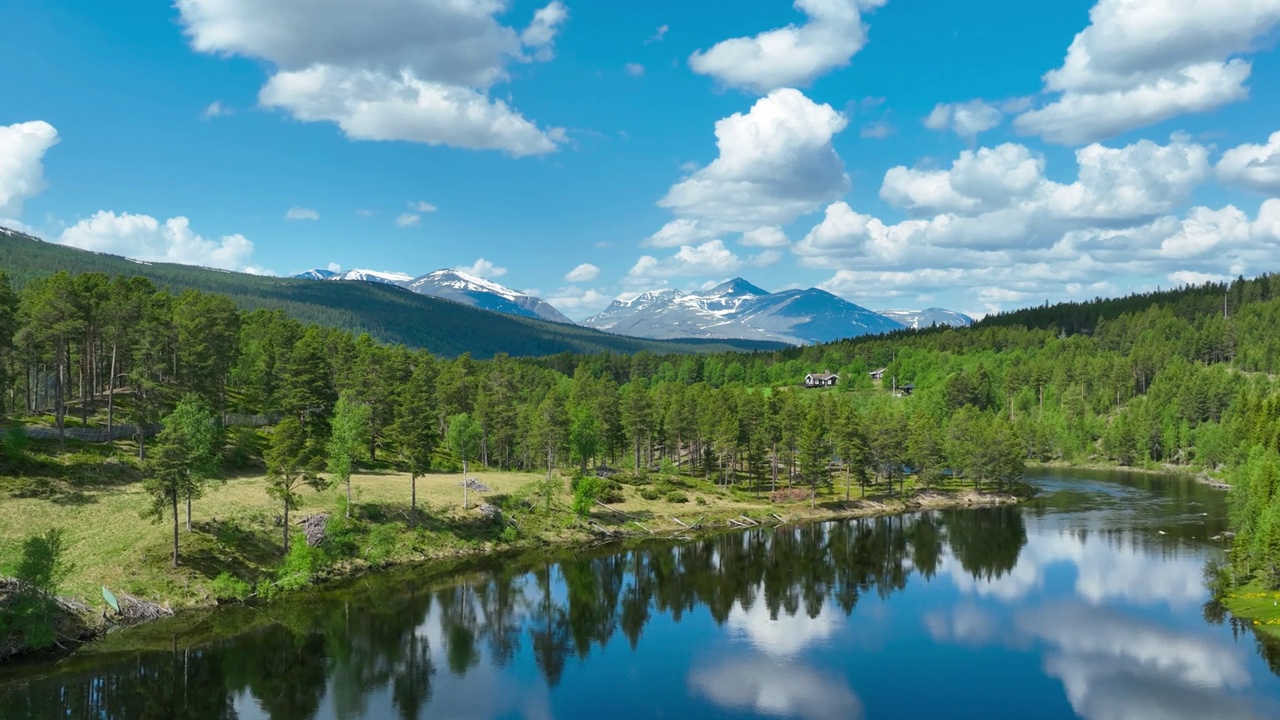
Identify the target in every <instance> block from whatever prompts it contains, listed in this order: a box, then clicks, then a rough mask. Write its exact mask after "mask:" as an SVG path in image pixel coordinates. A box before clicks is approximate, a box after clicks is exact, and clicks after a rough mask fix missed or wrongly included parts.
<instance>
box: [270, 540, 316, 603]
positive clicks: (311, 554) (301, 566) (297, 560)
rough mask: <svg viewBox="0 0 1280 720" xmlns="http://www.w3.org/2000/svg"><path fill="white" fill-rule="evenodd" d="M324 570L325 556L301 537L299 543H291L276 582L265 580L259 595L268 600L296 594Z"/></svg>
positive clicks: (277, 572)
mask: <svg viewBox="0 0 1280 720" xmlns="http://www.w3.org/2000/svg"><path fill="white" fill-rule="evenodd" d="M323 569H324V556H323V554H322V553H320V552H319V551H318V550H317V549H316V548H312V547H310V546H308V545H307V543H306V540H305V539H304V538H303V537H302V536H301V535H299V536H298V538H297V542H293V543H290V546H289V552H288V553H287V554H286V555H285V557H284V561H283V562H282V563H281V564H280V568H279V569H278V570H276V579H275V580H274V581H266V580H264V581H263V582H262V583H260V585H261V587H259V589H258V594H259V595H262V596H264V597H267V598H271V597H274V596H276V595H280V594H283V593H289V592H296V591H298V590H301V589H303V588H305V587H307V586H308V585H310V584H311V583H312V582H314V580H315V577H316V575H317V574H318V573H319V572H320V571H321V570H323Z"/></svg>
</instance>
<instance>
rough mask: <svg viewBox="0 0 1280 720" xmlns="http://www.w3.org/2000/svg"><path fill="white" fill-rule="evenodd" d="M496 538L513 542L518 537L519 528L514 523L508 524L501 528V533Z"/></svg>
mask: <svg viewBox="0 0 1280 720" xmlns="http://www.w3.org/2000/svg"><path fill="white" fill-rule="evenodd" d="M498 539H499V540H501V541H502V542H505V543H513V542H515V541H517V540H519V539H520V530H519V529H518V528H516V526H515V525H508V526H506V527H504V528H502V533H501V534H500V535H498Z"/></svg>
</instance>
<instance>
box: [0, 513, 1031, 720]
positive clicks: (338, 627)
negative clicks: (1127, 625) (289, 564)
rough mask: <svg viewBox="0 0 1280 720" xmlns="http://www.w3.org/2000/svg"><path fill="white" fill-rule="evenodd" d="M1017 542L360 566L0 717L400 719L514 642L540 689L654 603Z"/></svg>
mask: <svg viewBox="0 0 1280 720" xmlns="http://www.w3.org/2000/svg"><path fill="white" fill-rule="evenodd" d="M1026 541H1027V534H1026V529H1025V526H1024V525H1023V521H1022V515H1021V513H1020V512H1019V511H1018V510H1017V509H1016V508H999V509H991V510H975V511H963V512H945V513H923V514H919V515H914V516H904V517H894V518H874V519H862V520H851V521H847V522H836V523H826V524H821V525H807V526H801V527H783V528H778V529H757V530H752V531H747V532H742V533H735V534H724V535H717V536H714V537H709V538H705V539H700V540H695V541H692V542H685V543H680V544H663V543H656V544H651V545H648V546H644V547H640V548H637V549H630V550H613V551H603V552H593V553H577V554H572V553H571V554H566V555H564V556H563V557H561V558H559V559H558V560H557V561H555V562H549V563H548V562H543V563H541V564H539V565H536V566H534V567H533V568H532V569H527V570H526V569H521V568H513V567H510V566H506V567H502V566H499V567H494V568H492V569H486V570H475V571H469V572H466V573H463V574H461V575H454V576H452V577H450V578H449V579H448V581H447V582H445V583H443V584H441V583H436V584H434V585H433V586H430V587H428V586H424V585H423V584H422V583H421V582H420V581H416V580H408V581H406V580H405V579H404V578H389V579H370V580H364V581H360V582H358V583H353V584H352V585H351V586H350V587H348V588H345V589H343V590H341V591H332V592H326V593H324V594H322V595H318V596H315V597H308V598H299V599H294V600H287V601H284V602H281V603H276V604H272V605H269V606H265V607H263V608H260V609H257V610H238V611H234V612H236V613H239V614H238V615H235V617H236V618H237V619H238V620H237V623H238V624H240V629H243V627H244V625H245V624H252V623H251V622H250V621H249V620H248V618H255V620H254V621H253V623H256V624H257V627H254V628H253V629H251V630H249V631H247V632H241V633H240V634H235V635H231V636H228V637H223V638H221V639H218V640H215V641H213V642H208V643H205V644H201V645H198V646H192V647H179V645H178V642H179V639H175V640H174V641H173V646H172V647H171V648H170V649H169V650H168V651H159V650H156V649H154V646H152V645H149V646H148V649H146V650H136V651H132V652H129V653H127V654H126V653H118V654H113V655H107V656H101V655H100V656H96V657H94V656H89V657H88V658H86V659H83V660H73V661H72V662H70V663H66V664H65V666H57V667H53V668H52V669H51V670H50V671H49V672H48V673H46V674H45V676H44V677H40V678H37V679H33V680H27V681H24V682H23V683H21V684H19V683H16V682H13V683H9V684H7V685H0V706H2V707H4V709H5V713H4V717H5V718H6V719H13V720H16V719H18V718H48V717H95V718H107V719H114V718H128V719H130V720H134V719H145V718H178V717H190V718H239V717H242V716H243V714H244V713H243V709H244V708H246V707H253V706H256V707H257V708H258V709H260V710H261V713H259V712H257V710H255V711H254V712H253V713H252V714H250V715H249V716H251V717H256V716H258V715H259V714H265V715H267V716H269V717H276V718H309V717H315V716H316V715H317V713H318V712H319V711H320V709H321V705H322V703H326V705H325V707H326V708H331V709H330V710H329V712H331V713H332V715H333V716H334V717H336V718H358V717H365V716H378V717H381V716H385V715H390V714H392V713H394V714H395V716H397V717H400V718H404V719H405V720H410V719H416V718H422V717H427V716H429V715H430V714H431V713H430V712H429V710H428V707H429V705H430V703H431V701H432V697H433V688H434V687H435V685H436V684H437V683H439V682H441V681H442V679H441V676H440V674H439V673H440V672H442V671H443V672H448V673H450V674H451V675H454V676H458V677H465V676H467V675H468V674H470V673H473V672H475V671H476V669H477V667H479V666H481V665H482V663H484V664H487V665H491V666H494V667H496V668H504V667H506V666H508V665H509V664H511V663H512V662H514V661H515V660H516V658H517V657H519V656H520V655H521V652H522V650H525V645H524V643H525V640H526V639H527V641H528V651H529V652H531V653H532V657H533V660H534V662H535V664H536V666H537V668H538V670H539V671H540V672H541V675H542V677H543V679H544V681H545V683H546V686H547V687H549V688H555V687H556V686H557V685H558V684H559V682H560V681H561V679H562V677H563V674H564V671H565V667H566V663H567V660H568V659H569V658H570V656H575V657H576V658H578V659H580V660H582V659H586V658H587V657H588V656H589V655H590V654H591V653H592V651H593V650H595V649H598V648H603V647H604V646H605V645H606V644H608V643H609V642H610V640H611V639H612V638H613V636H614V635H615V634H617V633H619V632H621V634H622V635H623V636H624V637H625V638H626V640H627V642H628V644H629V645H630V648H631V649H632V650H633V651H634V650H635V649H636V648H638V647H639V646H640V645H641V644H642V643H643V635H644V629H645V626H646V625H647V624H649V623H650V622H651V621H652V620H653V619H654V618H656V617H660V616H666V617H669V618H671V619H672V620H673V621H675V622H679V620H680V619H681V617H682V616H684V615H686V614H688V613H690V612H691V611H693V610H695V609H698V608H705V609H706V611H707V612H708V613H709V614H710V615H711V617H712V618H714V620H715V622H716V623H718V624H720V625H724V624H725V623H726V622H727V621H728V620H729V618H730V615H731V612H732V611H733V610H734V608H735V607H737V608H740V609H741V610H742V611H748V612H749V611H751V610H752V609H753V608H756V607H757V606H763V610H765V611H767V613H768V616H769V617H770V618H771V619H774V620H776V619H778V618H779V617H780V616H787V617H801V618H804V617H807V618H817V617H818V616H819V615H820V614H821V613H822V612H823V608H824V607H826V606H827V605H828V603H829V601H830V604H831V605H833V606H834V607H836V608H839V609H840V610H841V611H842V612H844V613H845V614H846V615H848V614H851V613H852V612H853V611H854V609H855V608H856V607H857V605H858V602H859V599H860V598H861V597H862V596H864V595H866V594H868V593H874V594H875V595H877V596H879V597H882V598H883V597H888V596H889V595H890V594H892V593H893V592H895V591H897V590H901V589H903V588H905V587H906V586H907V582H908V579H909V577H910V576H911V574H912V573H913V572H914V573H919V574H921V575H923V576H924V577H925V578H930V577H933V576H934V574H935V573H936V571H937V568H938V566H939V562H940V559H941V558H942V557H943V555H944V548H946V547H949V549H950V552H951V554H953V555H954V556H955V557H956V558H958V559H959V562H960V563H961V565H962V567H963V568H964V569H965V570H966V571H967V572H969V573H971V574H973V576H974V577H975V578H992V577H999V576H1000V575H1002V574H1003V573H1007V572H1009V571H1010V570H1012V568H1013V566H1014V565H1015V564H1016V562H1017V558H1018V553H1019V551H1020V550H1021V548H1022V546H1023V545H1025V544H1026ZM526 567H527V566H526ZM757 612H759V610H757ZM241 620H243V621H244V622H243V623H240V622H239V621H241ZM150 636H154V633H151V634H150ZM433 643H442V646H440V647H433ZM433 650H434V651H435V652H433ZM442 659H443V664H444V667H443V668H439V667H437V664H438V663H440V662H441V660H442ZM86 665H87V666H89V667H90V668H91V669H89V670H85V669H84V668H85V667H86ZM77 668H79V669H77ZM374 702H376V703H382V705H380V706H377V707H370V703H374ZM850 702H852V701H850ZM388 706H389V707H388Z"/></svg>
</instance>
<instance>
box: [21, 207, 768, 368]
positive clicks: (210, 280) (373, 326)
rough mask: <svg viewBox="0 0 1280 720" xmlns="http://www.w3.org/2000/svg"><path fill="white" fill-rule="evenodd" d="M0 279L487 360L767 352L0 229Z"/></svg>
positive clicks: (389, 288)
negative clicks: (120, 283) (55, 283)
mask: <svg viewBox="0 0 1280 720" xmlns="http://www.w3.org/2000/svg"><path fill="white" fill-rule="evenodd" d="M0 271H3V272H4V273H6V274H7V275H8V276H9V282H10V284H11V285H12V286H13V287H14V288H15V289H21V288H23V287H24V286H26V285H27V283H29V282H31V281H32V280H35V279H36V278H42V277H47V276H49V275H52V274H54V273H56V272H59V271H65V272H69V273H71V274H79V273H103V274H106V275H108V276H118V277H131V276H137V277H144V278H147V279H148V280H150V281H152V282H153V283H155V284H156V285H157V286H159V287H161V288H168V289H171V290H173V291H174V292H181V291H183V290H199V291H201V292H208V293H218V294H220V295H225V296H226V297H228V298H230V299H231V300H232V301H233V302H234V303H235V304H236V306H237V307H239V308H241V309H245V310H256V309H266V310H281V311H283V312H284V313H285V314H286V315H288V316H289V317H291V318H293V319H295V320H298V321H300V322H304V323H314V324H319V325H324V326H326V327H332V328H339V329H342V330H349V331H352V332H355V333H368V334H369V335H370V336H372V337H374V338H376V339H378V340H379V341H381V342H386V343H400V344H403V345H407V346H409V347H414V348H424V349H427V350H430V351H431V352H433V353H435V354H437V355H444V356H448V357H456V356H458V355H461V354H462V353H464V352H469V353H471V354H472V355H473V356H474V357H481V358H487V357H492V356H494V355H496V354H498V353H507V354H509V355H549V354H552V353H558V352H564V351H571V352H624V353H630V352H638V351H640V350H651V351H655V352H708V351H717V350H721V351H723V350H728V349H733V348H744V349H750V348H776V347H780V344H778V343H758V342H756V343H753V342H748V341H740V342H738V341H720V342H715V343H703V342H668V341H656V340H641V339H636V338H626V337H621V336H617V335H610V334H608V333H602V332H598V331H595V330H590V329H588V328H583V327H578V326H575V325H564V324H559V323H550V322H545V321H540V320H533V319H528V318H518V317H512V316H510V315H504V314H501V313H494V312H487V311H484V310H478V309H476V308H473V307H470V306H467V305H463V304H461V303H456V302H450V301H448V300H441V299H439V298H434V297H429V296H425V295H419V294H417V293H413V292H409V291H407V290H404V289H403V288H397V287H392V286H389V285H384V284H379V283H364V282H341V283H337V282H335V283H316V282H309V281H306V280H298V279H293V278H277V277H263V276H258V275H247V274H244V273H233V272H227V271H222V270H211V269H208V268H199V267H192V266H189V265H172V264H166V263H140V262H135V261H132V260H129V259H127V258H122V257H118V256H115V255H104V254H100V253H91V252H86V251H83V250H77V249H75V248H69V247H64V246H61V245H54V244H52V243H46V242H43V241H41V240H39V239H37V238H34V237H31V236H29V235H24V234H22V233H17V232H15V231H11V230H6V229H5V228H0Z"/></svg>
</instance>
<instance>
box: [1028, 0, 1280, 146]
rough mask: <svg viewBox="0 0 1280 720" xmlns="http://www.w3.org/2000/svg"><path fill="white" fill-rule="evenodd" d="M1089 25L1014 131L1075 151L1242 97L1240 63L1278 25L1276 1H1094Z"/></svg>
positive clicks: (1246, 68)
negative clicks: (1042, 99)
mask: <svg viewBox="0 0 1280 720" xmlns="http://www.w3.org/2000/svg"><path fill="white" fill-rule="evenodd" d="M1089 19H1090V24H1089V26H1088V27H1086V28H1085V29H1084V30H1083V31H1081V32H1080V33H1079V34H1077V35H1076V36H1075V39H1074V40H1073V41H1072V42H1071V46H1070V47H1069V48H1068V49H1067V55H1066V58H1065V59H1064V60H1063V63H1062V66H1061V67H1059V68H1057V69H1055V70H1051V71H1050V72H1048V73H1046V74H1045V76H1044V90H1045V92H1047V93H1049V94H1051V95H1053V99H1051V100H1050V101H1049V102H1048V104H1046V105H1044V106H1042V107H1039V108H1035V109H1032V110H1028V111H1027V112H1025V113H1023V114H1022V115H1020V116H1018V117H1017V118H1016V119H1015V121H1014V126H1015V128H1016V129H1017V130H1018V131H1019V132H1021V133H1024V134H1030V135H1039V136H1041V137H1042V138H1044V139H1045V140H1047V141H1049V142H1053V143H1060V144H1067V145H1079V144H1084V143H1089V142H1094V141H1098V140H1103V139H1106V138H1109V137H1113V136H1115V135H1118V134H1120V133H1122V132H1125V131H1127V130H1132V129H1134V128H1138V127H1144V126H1147V125H1152V124H1155V123H1158V122H1161V121H1163V120H1167V119H1169V118H1172V117H1175V116H1178V115H1181V114H1185V113H1195V112H1204V111H1207V110H1212V109H1213V108H1216V107H1219V106H1221V105H1225V104H1228V103H1232V102H1237V101H1240V100H1244V99H1245V98H1246V97H1248V94H1249V90H1248V87H1247V86H1246V85H1245V83H1246V82H1247V80H1248V79H1249V76H1250V73H1251V72H1252V66H1251V64H1250V62H1249V61H1248V60H1246V59H1244V58H1243V57H1240V56H1241V55H1242V54H1247V53H1249V52H1250V51H1252V50H1254V49H1256V43H1257V41H1258V39H1259V38H1261V37H1263V36H1265V35H1266V34H1267V33H1268V32H1270V31H1271V30H1272V28H1274V27H1275V26H1276V24H1277V23H1280V0H1234V1H1233V2H1226V3H1224V2H1220V1H1219V0H1176V1H1175V2H1170V1H1169V0H1099V1H1098V3H1097V4H1096V5H1095V6H1094V7H1093V9H1092V10H1091V11H1090V13H1089Z"/></svg>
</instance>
